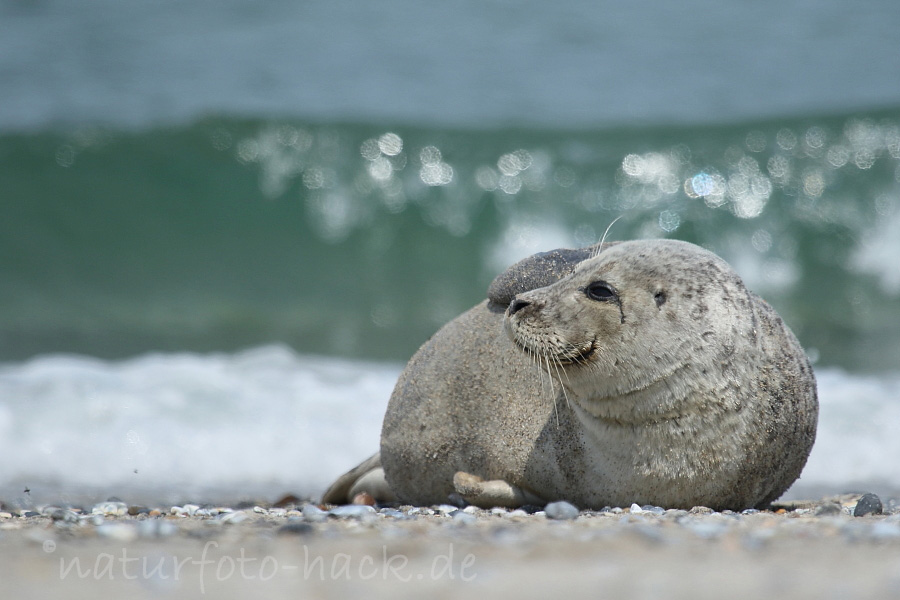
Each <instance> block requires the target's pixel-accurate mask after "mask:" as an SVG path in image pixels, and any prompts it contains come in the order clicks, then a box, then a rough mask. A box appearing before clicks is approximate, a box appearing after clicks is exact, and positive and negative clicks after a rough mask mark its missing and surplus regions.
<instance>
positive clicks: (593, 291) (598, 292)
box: [584, 281, 619, 302]
mask: <svg viewBox="0 0 900 600" xmlns="http://www.w3.org/2000/svg"><path fill="white" fill-rule="evenodd" d="M584 291H585V293H586V294H587V297H588V298H590V299H591V300H597V301H599V302H615V301H616V300H618V299H619V296H618V295H617V294H616V290H614V289H613V288H612V286H611V285H609V284H608V283H606V282H605V281H595V282H594V283H592V284H590V285H589V286H587V287H586V288H585V290H584Z"/></svg>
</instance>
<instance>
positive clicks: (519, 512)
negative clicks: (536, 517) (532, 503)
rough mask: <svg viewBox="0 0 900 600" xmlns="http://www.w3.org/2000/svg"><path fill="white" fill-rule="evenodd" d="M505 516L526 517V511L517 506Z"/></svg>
mask: <svg viewBox="0 0 900 600" xmlns="http://www.w3.org/2000/svg"><path fill="white" fill-rule="evenodd" d="M506 516H508V517H527V516H528V512H527V511H524V510H522V509H521V508H517V509H516V510H513V511H510V513H509V514H508V515H506Z"/></svg>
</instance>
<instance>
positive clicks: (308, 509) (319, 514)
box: [300, 504, 328, 523]
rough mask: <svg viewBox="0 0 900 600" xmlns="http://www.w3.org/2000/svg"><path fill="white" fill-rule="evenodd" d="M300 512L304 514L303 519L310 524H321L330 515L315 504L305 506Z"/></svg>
mask: <svg viewBox="0 0 900 600" xmlns="http://www.w3.org/2000/svg"><path fill="white" fill-rule="evenodd" d="M300 512H301V513H303V518H304V519H306V520H307V521H309V522H310V523H319V522H322V521H325V520H326V519H328V513H327V512H325V511H324V510H322V509H321V508H319V507H318V506H316V505H315V504H304V505H303V508H301V509H300Z"/></svg>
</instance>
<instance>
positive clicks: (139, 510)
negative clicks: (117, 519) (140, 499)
mask: <svg viewBox="0 0 900 600" xmlns="http://www.w3.org/2000/svg"><path fill="white" fill-rule="evenodd" d="M149 512H150V509H149V508H147V507H146V506H129V507H128V514H129V515H131V516H132V517H133V516H136V515H146V514H147V513H149Z"/></svg>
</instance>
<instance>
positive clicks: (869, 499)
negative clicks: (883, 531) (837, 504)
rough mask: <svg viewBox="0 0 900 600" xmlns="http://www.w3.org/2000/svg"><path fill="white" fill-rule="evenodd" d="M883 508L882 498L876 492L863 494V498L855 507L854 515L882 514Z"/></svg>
mask: <svg viewBox="0 0 900 600" xmlns="http://www.w3.org/2000/svg"><path fill="white" fill-rule="evenodd" d="M883 510H884V507H883V506H882V504H881V498H879V497H878V496H876V495H875V494H863V496H862V498H860V499H859V501H858V502H857V503H856V508H854V509H853V516H854V517H864V516H866V515H880V514H881V513H882V511H883Z"/></svg>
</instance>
